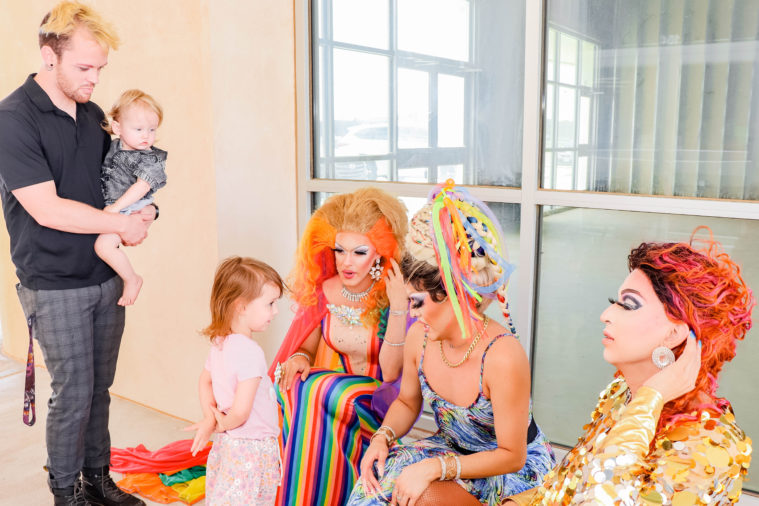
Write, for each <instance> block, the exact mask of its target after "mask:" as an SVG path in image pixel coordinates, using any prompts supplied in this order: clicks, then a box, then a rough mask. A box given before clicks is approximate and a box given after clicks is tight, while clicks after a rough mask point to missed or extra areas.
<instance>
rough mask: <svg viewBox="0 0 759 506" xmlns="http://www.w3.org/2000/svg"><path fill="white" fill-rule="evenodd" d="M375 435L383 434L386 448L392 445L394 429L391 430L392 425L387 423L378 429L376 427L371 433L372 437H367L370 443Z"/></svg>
mask: <svg viewBox="0 0 759 506" xmlns="http://www.w3.org/2000/svg"><path fill="white" fill-rule="evenodd" d="M391 434H392V436H391ZM377 436H384V438H385V442H386V443H387V446H388V448H389V447H390V446H392V444H393V442H394V441H395V439H396V437H395V431H394V430H393V428H392V427H389V426H387V425H383V426H381V427H380V428H379V429H377V432H375V433H374V434H372V437H370V438H369V443H370V444H371V442H372V440H373V439H374V438H375V437H377Z"/></svg>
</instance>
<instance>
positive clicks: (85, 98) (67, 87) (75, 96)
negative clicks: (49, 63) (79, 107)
mask: <svg viewBox="0 0 759 506" xmlns="http://www.w3.org/2000/svg"><path fill="white" fill-rule="evenodd" d="M56 83H57V84H58V89H60V90H61V91H62V92H63V94H64V95H66V96H67V97H68V98H70V99H71V100H73V101H74V102H77V103H80V104H86V103H87V102H89V101H90V95H85V94H84V93H83V92H82V91H80V90H79V88H78V87H75V86H72V85H71V83H70V82H68V81H67V80H66V79H65V78H64V77H63V76H62V75H61V74H60V73H57V75H56Z"/></svg>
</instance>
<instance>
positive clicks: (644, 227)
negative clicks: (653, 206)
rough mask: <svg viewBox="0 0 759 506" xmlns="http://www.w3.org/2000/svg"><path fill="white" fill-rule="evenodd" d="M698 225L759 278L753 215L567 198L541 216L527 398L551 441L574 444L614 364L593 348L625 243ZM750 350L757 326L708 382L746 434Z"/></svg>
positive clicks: (675, 235)
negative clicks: (566, 203) (684, 212)
mask: <svg viewBox="0 0 759 506" xmlns="http://www.w3.org/2000/svg"><path fill="white" fill-rule="evenodd" d="M699 225H706V226H708V227H710V228H711V230H712V231H713V233H714V238H715V239H716V240H717V241H719V242H721V243H722V245H723V247H724V249H725V251H726V252H727V253H728V254H729V255H730V256H731V258H733V259H734V260H735V261H737V262H738V263H739V264H740V265H742V266H743V271H742V275H743V277H744V280H745V281H746V283H747V284H748V285H749V286H750V287H754V288H757V287H759V263H757V262H756V260H755V258H756V250H757V248H759V221H756V220H739V219H726V218H704V217H697V216H681V215H671V214H651V213H643V212H627V211H607V210H600V209H577V208H564V209H563V210H562V212H553V213H551V214H547V215H545V216H543V219H542V227H541V237H540V240H541V257H540V276H539V288H538V302H537V311H538V318H537V329H536V339H535V353H534V360H533V364H534V366H533V370H534V380H533V406H534V410H535V417H536V419H537V420H538V422H539V423H540V424H541V426H542V428H543V430H544V431H545V432H546V434H549V435H550V438H551V440H552V441H553V442H556V443H560V444H562V445H566V446H569V447H572V446H574V444H575V443H576V442H577V436H578V435H579V434H580V433H581V429H582V426H583V425H585V424H586V423H587V422H588V420H589V416H590V413H591V411H592V410H593V407H594V406H595V403H596V401H597V399H598V397H597V394H598V392H600V391H601V390H603V388H604V387H605V386H606V385H607V384H608V383H609V382H610V381H611V378H612V376H613V374H614V368H613V367H612V366H610V365H609V364H608V363H606V362H605V361H604V359H603V356H602V353H603V346H602V344H601V338H602V337H603V336H602V334H601V332H602V331H603V324H602V323H601V321H600V318H599V317H600V315H601V312H602V311H603V310H604V309H606V307H607V306H608V304H609V303H608V301H607V298H608V297H616V294H617V289H618V288H619V285H620V284H621V283H622V281H623V280H624V279H625V277H626V276H627V274H628V271H627V255H628V254H629V253H630V250H631V249H632V248H633V247H635V246H637V245H638V244H640V243H641V242H643V241H651V240H666V241H683V242H688V240H689V239H690V236H691V233H692V232H693V230H694V229H695V228H696V227H698V226H699ZM757 357H759V331H756V330H751V331H749V333H748V334H747V336H746V339H745V340H744V341H743V342H740V343H738V346H737V356H736V358H735V359H734V360H733V361H732V362H730V363H727V364H726V365H725V367H724V369H723V373H722V375H721V378H720V380H721V381H720V388H719V391H718V393H719V395H721V396H724V397H726V398H727V399H728V400H729V401H730V402H731V403H732V404H733V408H734V409H735V412H736V417H737V420H738V423H739V424H740V425H741V427H742V428H743V429H744V430H745V431H746V432H748V433H749V435H751V434H753V433H756V431H757V429H759V404H757V402H756V392H755V385H756V384H757V383H759V369H757V367H756V359H757ZM754 474H756V473H754ZM752 485H753V483H752V482H749V483H747V486H748V487H751V486H752Z"/></svg>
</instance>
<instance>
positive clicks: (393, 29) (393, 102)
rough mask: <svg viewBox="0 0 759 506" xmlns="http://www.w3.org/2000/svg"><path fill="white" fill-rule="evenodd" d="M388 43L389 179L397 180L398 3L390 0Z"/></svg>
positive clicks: (395, 0)
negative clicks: (390, 155) (390, 157)
mask: <svg viewBox="0 0 759 506" xmlns="http://www.w3.org/2000/svg"><path fill="white" fill-rule="evenodd" d="M388 11H389V12H388V14H387V15H388V18H389V21H388V25H387V26H388V28H389V30H390V32H389V33H388V45H389V47H390V76H389V79H388V83H389V85H390V90H388V92H389V93H390V118H389V119H390V121H389V122H388V123H389V124H388V135H390V152H391V153H393V155H394V156H393V157H392V159H391V160H390V181H398V161H397V156H396V155H397V153H398V134H399V130H400V129H399V127H398V29H397V27H398V3H397V0H390V2H389V3H388Z"/></svg>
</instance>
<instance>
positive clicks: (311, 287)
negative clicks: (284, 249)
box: [288, 188, 408, 326]
mask: <svg viewBox="0 0 759 506" xmlns="http://www.w3.org/2000/svg"><path fill="white" fill-rule="evenodd" d="M407 220H408V218H407V217H406V206H404V205H403V202H401V201H400V200H398V199H397V198H396V197H393V196H392V195H390V194H389V193H386V192H384V191H382V190H380V189H378V188H361V189H359V190H356V191H355V192H353V193H345V194H340V195H334V196H332V197H330V198H328V199H327V201H326V202H325V203H324V205H322V206H321V207H320V208H319V209H317V210H316V212H314V214H313V216H311V219H310V220H308V224H307V225H306V230H305V231H304V232H303V236H302V237H301V239H300V242H299V244H298V251H297V253H296V263H295V269H294V270H293V272H292V273H290V276H289V282H288V285H289V286H290V287H292V290H291V293H292V296H293V299H294V300H295V302H297V303H298V304H299V305H301V306H312V305H314V304H316V302H317V298H318V297H317V289H318V288H321V285H322V283H324V281H325V280H326V279H329V278H331V277H333V276H335V275H336V274H337V267H336V265H335V253H334V251H333V248H334V247H335V236H336V235H337V233H338V232H356V233H359V234H363V235H365V236H367V237H368V238H369V241H371V243H372V246H374V248H375V249H376V250H377V252H378V253H379V254H380V255H381V256H382V274H383V275H382V277H381V278H380V279H379V281H377V282H376V283H375V284H374V287H373V288H372V290H371V291H370V292H369V295H368V296H367V298H366V299H365V301H364V304H365V307H366V310H365V311H364V313H363V314H362V316H361V319H362V321H363V322H364V323H365V324H367V325H369V326H371V325H374V324H375V323H377V322H378V321H379V318H380V313H381V311H382V309H384V308H386V307H387V306H388V305H389V301H388V298H387V294H386V293H385V273H386V272H387V269H388V268H389V267H390V259H391V258H393V259H395V261H397V262H400V261H401V256H402V254H403V238H404V237H405V236H406V230H407V228H408V225H407Z"/></svg>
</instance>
